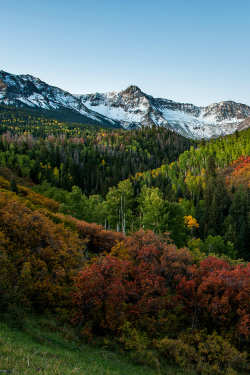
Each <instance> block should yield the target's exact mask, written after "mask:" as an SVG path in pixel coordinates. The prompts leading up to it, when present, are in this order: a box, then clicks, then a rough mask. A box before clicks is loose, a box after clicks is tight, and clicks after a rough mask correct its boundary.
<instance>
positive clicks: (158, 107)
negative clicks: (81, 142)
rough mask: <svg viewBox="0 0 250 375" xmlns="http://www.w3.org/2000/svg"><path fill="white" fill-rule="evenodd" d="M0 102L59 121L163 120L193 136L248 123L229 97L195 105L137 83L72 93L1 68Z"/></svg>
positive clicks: (134, 124) (129, 125) (249, 113)
mask: <svg viewBox="0 0 250 375" xmlns="http://www.w3.org/2000/svg"><path fill="white" fill-rule="evenodd" d="M0 104H5V105H12V106H16V107H31V108H33V109H34V110H39V111H40V112H42V113H45V114H46V115H48V113H50V114H51V115H52V116H53V117H54V118H55V117H57V118H59V119H63V120H65V121H71V122H78V123H79V122H80V123H89V124H94V125H102V126H108V127H113V128H121V127H122V128H124V129H128V130H131V129H135V128H140V127H142V126H145V127H152V126H153V125H156V126H157V127H158V126H164V127H166V128H167V129H169V130H172V131H174V132H176V133H178V134H180V135H182V136H185V137H188V138H192V139H197V140H199V139H202V138H204V139H210V138H216V137H219V136H221V135H227V134H232V133H234V132H235V131H236V130H238V131H240V130H243V129H246V128H248V127H249V125H250V107H249V106H248V105H246V104H240V103H235V102H233V101H223V102H220V103H214V104H211V105H209V106H207V107H198V106H195V105H193V104H186V103H177V102H174V101H172V100H169V99H162V98H154V97H153V96H151V95H148V94H145V93H144V92H142V91H141V90H140V89H139V88H138V87H137V86H129V87H128V88H127V89H126V90H120V91H114V92H110V93H103V94H100V93H95V94H89V95H73V94H70V93H69V92H67V91H64V90H62V89H60V88H57V87H54V86H50V85H48V84H47V83H45V82H42V81H41V80H40V79H38V78H35V77H33V76H31V75H15V74H11V73H7V72H4V71H2V70H1V71H0Z"/></svg>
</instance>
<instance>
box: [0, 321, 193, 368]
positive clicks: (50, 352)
mask: <svg viewBox="0 0 250 375" xmlns="http://www.w3.org/2000/svg"><path fill="white" fill-rule="evenodd" d="M0 373H6V374H8V373H9V374H12V373H13V374H19V375H22V374H27V375H28V374H30V375H34V374H36V373H37V374H47V375H52V374H53V375H68V374H76V375H77V374H79V375H85V374H86V375H87V374H95V375H141V374H144V375H155V374H162V375H165V374H166V375H168V374H169V375H170V374H171V375H184V374H185V375H194V374H196V372H194V371H191V370H190V371H186V370H180V369H178V368H177V367H174V366H167V367H165V368H159V369H158V370H156V369H155V364H154V366H153V368H150V367H149V366H148V365H143V364H142V363H140V364H139V363H137V364H136V361H135V360H134V359H132V358H131V356H130V355H129V354H127V353H123V354H122V353H119V352H118V351H117V350H116V351H115V350H113V351H111V350H106V349H105V348H103V347H98V346H93V345H90V344H83V343H81V344H80V343H79V342H77V338H76V337H75V335H74V333H73V331H72V329H71V328H70V327H68V326H60V325H58V323H57V322H56V321H55V320H52V319H51V318H50V319H48V318H47V317H45V316H40V317H34V316H33V317H32V316H29V317H26V319H25V323H24V326H23V329H22V330H18V329H15V328H11V327H10V326H9V325H8V324H6V323H3V322H2V323H0Z"/></svg>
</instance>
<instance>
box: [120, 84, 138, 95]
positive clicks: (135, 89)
mask: <svg viewBox="0 0 250 375" xmlns="http://www.w3.org/2000/svg"><path fill="white" fill-rule="evenodd" d="M136 93H138V94H141V89H140V88H139V87H138V86H135V85H130V86H128V87H127V88H126V90H124V91H123V94H128V95H133V94H136Z"/></svg>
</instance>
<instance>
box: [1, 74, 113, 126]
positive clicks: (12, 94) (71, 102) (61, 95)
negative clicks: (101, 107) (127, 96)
mask: <svg viewBox="0 0 250 375" xmlns="http://www.w3.org/2000/svg"><path fill="white" fill-rule="evenodd" d="M0 103H2V104H5V105H13V106H17V107H32V108H34V109H35V108H42V109H45V110H55V111H56V110H60V109H67V110H70V111H72V113H75V114H80V115H82V116H83V117H84V119H90V120H92V121H94V122H96V123H99V124H100V125H101V124H105V125H109V126H114V125H115V124H114V122H113V121H112V120H109V119H108V118H105V117H103V116H100V115H99V114H98V113H96V112H93V111H91V110H89V109H88V108H87V107H85V105H84V104H83V103H81V101H80V100H79V98H78V97H77V96H76V95H72V94H70V93H69V92H67V91H64V90H61V89H60V88H58V87H54V86H50V85H48V84H47V83H45V82H43V81H41V80H40V79H39V78H35V77H33V76H31V75H15V74H10V73H6V72H4V71H2V70H0Z"/></svg>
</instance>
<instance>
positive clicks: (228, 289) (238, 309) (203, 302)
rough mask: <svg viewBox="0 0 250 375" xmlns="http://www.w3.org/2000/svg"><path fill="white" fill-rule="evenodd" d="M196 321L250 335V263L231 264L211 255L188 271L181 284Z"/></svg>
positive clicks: (245, 335) (183, 294) (212, 327)
mask: <svg viewBox="0 0 250 375" xmlns="http://www.w3.org/2000/svg"><path fill="white" fill-rule="evenodd" d="M177 291H178V294H179V296H180V298H181V300H182V301H183V302H184V304H185V308H186V310H187V311H188V312H189V313H190V314H191V317H192V322H193V323H195V322H196V324H199V325H203V326H206V327H210V329H217V330H219V331H221V332H223V331H226V330H229V329H230V330H231V331H233V332H234V335H236V336H244V337H248V336H249V335H250V318H249V317H250V300H249V293H250V264H248V265H247V266H246V267H245V266H243V265H236V266H230V265H229V263H227V262H226V261H223V260H220V259H217V258H216V257H213V256H209V257H208V258H207V259H204V260H203V261H202V262H201V263H200V267H199V268H198V267H197V266H196V265H194V266H192V267H190V268H189V270H188V276H183V277H182V278H181V279H180V283H179V285H178V286H177Z"/></svg>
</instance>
